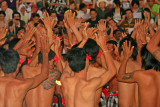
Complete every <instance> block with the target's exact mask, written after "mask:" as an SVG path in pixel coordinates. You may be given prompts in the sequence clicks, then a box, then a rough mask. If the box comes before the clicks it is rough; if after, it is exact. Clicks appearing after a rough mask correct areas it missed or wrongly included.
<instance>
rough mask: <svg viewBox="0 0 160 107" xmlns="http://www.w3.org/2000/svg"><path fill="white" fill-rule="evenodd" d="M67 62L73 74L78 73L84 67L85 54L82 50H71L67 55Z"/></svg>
mask: <svg viewBox="0 0 160 107" xmlns="http://www.w3.org/2000/svg"><path fill="white" fill-rule="evenodd" d="M67 60H68V63H69V66H70V68H71V69H72V71H73V72H76V73H78V72H80V71H81V70H83V69H84V68H85V66H86V53H85V50H84V49H83V48H72V49H71V50H69V51H68V53H67Z"/></svg>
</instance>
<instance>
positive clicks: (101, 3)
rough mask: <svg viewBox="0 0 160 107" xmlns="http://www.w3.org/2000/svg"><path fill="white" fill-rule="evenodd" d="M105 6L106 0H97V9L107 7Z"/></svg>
mask: <svg viewBox="0 0 160 107" xmlns="http://www.w3.org/2000/svg"><path fill="white" fill-rule="evenodd" d="M107 5H108V2H107V0H98V1H97V7H99V8H105V7H107Z"/></svg>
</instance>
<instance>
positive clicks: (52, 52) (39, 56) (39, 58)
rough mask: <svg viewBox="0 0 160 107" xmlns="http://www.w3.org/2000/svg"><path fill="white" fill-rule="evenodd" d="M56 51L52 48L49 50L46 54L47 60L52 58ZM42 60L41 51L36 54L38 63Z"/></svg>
mask: <svg viewBox="0 0 160 107" xmlns="http://www.w3.org/2000/svg"><path fill="white" fill-rule="evenodd" d="M55 55H56V53H55V52H54V51H52V50H50V52H49V54H48V59H49V61H51V60H53V58H54V57H55ZM42 62H43V58H42V53H41V52H40V53H39V54H38V63H42Z"/></svg>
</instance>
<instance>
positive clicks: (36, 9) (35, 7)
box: [31, 4, 38, 13]
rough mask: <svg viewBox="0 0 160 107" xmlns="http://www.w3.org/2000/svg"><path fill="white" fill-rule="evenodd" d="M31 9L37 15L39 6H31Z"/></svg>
mask: <svg viewBox="0 0 160 107" xmlns="http://www.w3.org/2000/svg"><path fill="white" fill-rule="evenodd" d="M31 9H32V13H37V11H38V6H37V5H36V4H33V5H32V6H31Z"/></svg>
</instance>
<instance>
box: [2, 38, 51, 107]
mask: <svg viewBox="0 0 160 107" xmlns="http://www.w3.org/2000/svg"><path fill="white" fill-rule="evenodd" d="M46 38H47V37H42V45H43V46H42V50H41V51H42V56H43V63H42V72H41V73H40V74H39V75H37V76H35V77H33V78H28V79H24V80H17V79H15V78H16V75H17V72H14V73H9V74H5V75H4V77H0V88H1V91H0V106H1V107H22V103H23V99H24V97H25V95H26V93H27V92H28V91H29V90H30V89H33V88H35V87H37V86H38V85H39V84H40V83H41V82H42V81H44V80H45V79H47V77H48V74H49V73H48V53H49V52H48V51H47V49H48V48H47V47H49V46H48V43H47V41H46V40H47V39H46Z"/></svg>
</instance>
